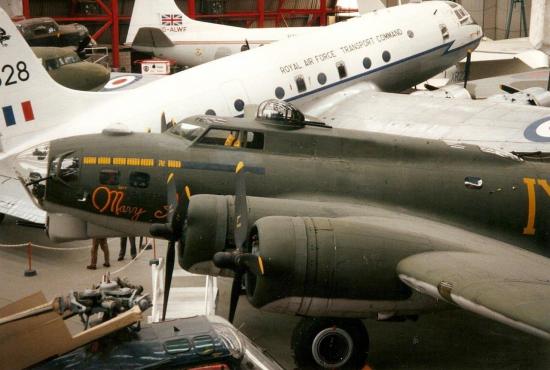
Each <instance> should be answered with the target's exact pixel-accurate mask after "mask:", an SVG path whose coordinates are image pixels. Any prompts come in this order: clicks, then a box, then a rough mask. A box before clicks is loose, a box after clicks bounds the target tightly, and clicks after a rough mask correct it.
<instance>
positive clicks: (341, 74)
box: [336, 62, 348, 79]
mask: <svg viewBox="0 0 550 370" xmlns="http://www.w3.org/2000/svg"><path fill="white" fill-rule="evenodd" d="M336 68H337V69H338V76H339V77H340V79H342V78H345V77H346V76H347V75H348V71H347V70H346V64H345V63H344V62H338V63H336Z"/></svg>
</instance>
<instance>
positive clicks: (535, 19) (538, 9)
mask: <svg viewBox="0 0 550 370" xmlns="http://www.w3.org/2000/svg"><path fill="white" fill-rule="evenodd" d="M529 41H530V42H531V45H533V47H534V48H535V49H539V50H542V51H543V52H545V53H546V54H550V0H533V2H532V4H531V20H530V26H529Z"/></svg>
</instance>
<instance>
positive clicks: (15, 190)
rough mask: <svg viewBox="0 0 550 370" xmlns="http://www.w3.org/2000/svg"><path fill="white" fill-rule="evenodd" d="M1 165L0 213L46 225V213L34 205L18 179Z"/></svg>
mask: <svg viewBox="0 0 550 370" xmlns="http://www.w3.org/2000/svg"><path fill="white" fill-rule="evenodd" d="M12 174H13V171H10V170H9V169H8V168H7V166H6V165H5V164H4V163H0V213H4V214H7V215H10V216H13V217H17V218H21V219H23V220H27V221H31V222H36V223H40V224H44V223H46V212H44V211H43V210H41V209H39V208H38V207H37V206H35V205H34V203H33V202H32V200H31V198H30V197H29V195H28V194H27V192H26V191H25V189H24V188H23V186H22V185H21V183H20V182H19V180H18V179H16V178H14V177H13V175H12Z"/></svg>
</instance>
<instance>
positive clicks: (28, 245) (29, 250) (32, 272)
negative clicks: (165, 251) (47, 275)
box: [0, 239, 156, 276]
mask: <svg viewBox="0 0 550 370" xmlns="http://www.w3.org/2000/svg"><path fill="white" fill-rule="evenodd" d="M145 240H146V244H147V239H145ZM153 246H154V249H153V255H156V239H153ZM23 247H26V248H27V256H28V262H27V267H28V268H27V270H26V271H25V276H34V275H36V272H35V270H33V269H32V266H31V263H32V262H31V258H32V257H31V256H32V248H40V249H46V250H56V251H75V250H83V249H90V248H91V246H89V245H87V246H84V247H71V248H59V247H48V246H45V245H39V244H34V243H31V242H28V243H24V244H0V248H23ZM146 250H147V248H143V249H141V250H140V251H139V253H138V254H137V255H136V257H135V258H132V260H131V261H130V262H128V263H127V264H126V265H124V266H122V267H121V268H119V269H118V270H116V271H113V272H111V273H110V274H111V275H117V274H119V273H121V272H122V271H124V270H125V269H127V268H128V267H129V266H130V265H132V264H133V263H134V262H135V261H136V260H138V259H139V257H140V256H141V255H142V254H143V253H144V252H145V251H146Z"/></svg>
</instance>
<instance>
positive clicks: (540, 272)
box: [397, 246, 550, 340]
mask: <svg viewBox="0 0 550 370" xmlns="http://www.w3.org/2000/svg"><path fill="white" fill-rule="evenodd" d="M479 250H480V251H481V250H483V247H482V246H479ZM510 257H513V258H510ZM397 272H398V274H399V278H400V279H401V280H402V281H403V282H404V283H405V284H407V285H409V286H410V287H412V288H413V289H415V290H417V291H418V292H420V293H423V294H427V295H430V296H432V297H434V298H437V299H443V300H445V301H447V302H450V303H453V304H455V305H457V306H459V307H461V308H463V309H465V310H468V311H471V312H474V313H476V314H479V315H481V316H484V317H487V318H490V319H492V320H496V321H499V322H501V323H503V324H506V325H509V326H511V327H514V328H516V329H519V330H522V331H524V332H527V333H530V334H532V335H536V336H539V337H541V338H544V339H547V340H548V339H550V263H549V262H548V259H547V258H545V257H542V256H537V255H531V254H530V253H526V254H524V255H514V256H510V255H507V253H503V255H502V256H499V255H495V254H493V253H491V254H484V253H481V252H480V253H476V252H450V251H447V252H428V253H421V254H418V255H414V256H411V257H407V258H405V259H403V260H402V261H401V262H400V263H399V264H398V266H397Z"/></svg>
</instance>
